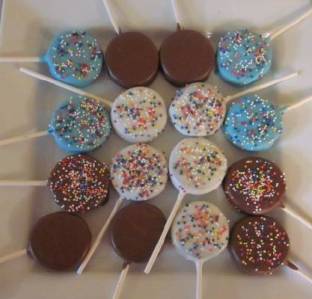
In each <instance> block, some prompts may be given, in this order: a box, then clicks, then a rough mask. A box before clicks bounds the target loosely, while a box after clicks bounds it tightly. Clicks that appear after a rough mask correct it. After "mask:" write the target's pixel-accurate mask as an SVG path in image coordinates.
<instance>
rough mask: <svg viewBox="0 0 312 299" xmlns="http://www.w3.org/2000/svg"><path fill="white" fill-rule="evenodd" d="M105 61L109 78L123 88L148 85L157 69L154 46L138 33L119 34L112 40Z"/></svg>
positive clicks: (157, 61)
mask: <svg viewBox="0 0 312 299" xmlns="http://www.w3.org/2000/svg"><path fill="white" fill-rule="evenodd" d="M105 61H106V66H107V69H108V73H109V75H110V77H111V78H112V79H113V80H114V81H115V82H116V83H117V84H119V85H120V86H122V87H124V88H131V87H135V86H145V85H149V84H150V83H151V82H152V81H153V80H154V79H155V77H156V75H157V72H158V68H159V57H158V50H157V48H156V46H155V45H154V43H153V42H152V41H151V40H150V39H149V38H148V37H147V36H146V35H144V34H142V33H140V32H125V33H120V34H119V35H117V36H116V37H115V38H113V39H112V40H111V41H110V43H109V45H108V47H107V49H106V53H105Z"/></svg>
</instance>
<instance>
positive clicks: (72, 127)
mask: <svg viewBox="0 0 312 299" xmlns="http://www.w3.org/2000/svg"><path fill="white" fill-rule="evenodd" d="M49 133H50V134H51V135H52V136H53V137H54V139H55V142H56V143H57V145H58V146H59V147H60V148H61V149H62V150H63V151H65V152H67V153H72V154H77V153H86V152H89V151H92V150H94V149H96V148H97V147H99V146H100V145H102V144H103V143H104V142H105V141H106V139H107V138H108V136H109V135H110V133H111V124H110V120H109V113H108V112H107V111H106V109H105V107H104V106H103V104H102V103H100V102H98V101H97V100H95V99H92V98H88V97H82V96H75V97H72V98H70V99H69V100H66V101H65V102H63V103H61V105H60V106H59V107H58V108H57V109H56V110H55V111H54V112H53V114H52V119H51V122H50V125H49Z"/></svg>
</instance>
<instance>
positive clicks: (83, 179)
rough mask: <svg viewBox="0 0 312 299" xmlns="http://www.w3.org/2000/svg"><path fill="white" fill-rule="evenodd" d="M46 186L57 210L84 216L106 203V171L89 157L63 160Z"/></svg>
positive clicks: (77, 156)
mask: <svg viewBox="0 0 312 299" xmlns="http://www.w3.org/2000/svg"><path fill="white" fill-rule="evenodd" d="M48 186H49V188H50V190H51V192H52V193H53V196H54V200H55V202H56V203H57V204H58V205H59V206H61V208H63V209H65V210H66V211H68V212H73V213H84V212H87V211H89V210H92V209H95V208H98V207H100V206H102V205H104V204H105V203H106V202H107V200H108V188H109V167H108V165H106V164H105V163H103V162H100V161H98V160H96V159H94V158H92V157H89V156H85V155H75V156H67V157H65V158H64V159H63V160H61V161H59V162H58V163H57V164H56V166H55V167H54V169H53V170H52V171H51V174H50V177H49V180H48Z"/></svg>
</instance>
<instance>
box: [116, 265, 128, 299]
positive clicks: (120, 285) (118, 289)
mask: <svg viewBox="0 0 312 299" xmlns="http://www.w3.org/2000/svg"><path fill="white" fill-rule="evenodd" d="M129 268H130V264H127V265H126V266H125V267H124V268H123V269H122V271H121V272H120V275H119V279H118V282H117V284H116V286H115V290H114V294H113V299H119V298H120V295H121V292H122V289H123V286H124V283H125V280H126V277H127V274H128V271H129Z"/></svg>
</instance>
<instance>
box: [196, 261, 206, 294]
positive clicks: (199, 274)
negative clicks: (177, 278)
mask: <svg viewBox="0 0 312 299" xmlns="http://www.w3.org/2000/svg"><path fill="white" fill-rule="evenodd" d="M203 264H204V263H203V262H202V261H201V260H197V261H196V262H195V265H196V299H202V298H203Z"/></svg>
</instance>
